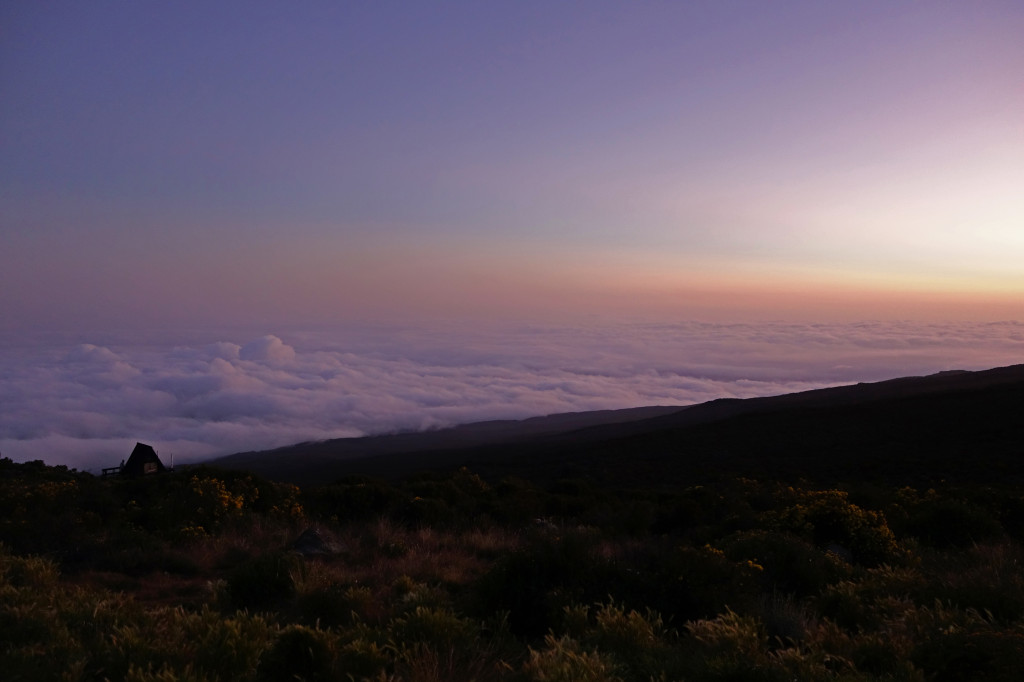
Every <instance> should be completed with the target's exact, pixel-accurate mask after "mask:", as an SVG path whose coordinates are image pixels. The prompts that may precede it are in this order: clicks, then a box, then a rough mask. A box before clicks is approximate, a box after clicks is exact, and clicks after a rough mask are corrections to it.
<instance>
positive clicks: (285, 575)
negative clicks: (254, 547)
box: [226, 552, 300, 609]
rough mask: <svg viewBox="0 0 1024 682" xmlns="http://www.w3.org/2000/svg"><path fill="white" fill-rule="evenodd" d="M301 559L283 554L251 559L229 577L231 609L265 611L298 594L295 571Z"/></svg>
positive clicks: (240, 565) (239, 566) (229, 603)
mask: <svg viewBox="0 0 1024 682" xmlns="http://www.w3.org/2000/svg"><path fill="white" fill-rule="evenodd" d="M299 561H300V560H299V559H298V558H297V557H295V556H293V555H290V554H286V553H283V552H275V553H272V554H264V555H262V556H258V557H255V558H253V559H249V560H248V561H245V562H243V563H241V564H239V565H238V566H236V567H235V568H234V569H232V570H231V572H230V573H229V574H228V577H227V586H226V587H227V598H228V605H229V606H230V607H232V608H236V609H263V608H268V607H271V606H274V605H275V604H278V603H280V602H282V601H284V600H285V599H288V598H289V597H291V596H292V595H293V594H294V593H295V580H294V578H293V577H292V571H294V570H298V567H299Z"/></svg>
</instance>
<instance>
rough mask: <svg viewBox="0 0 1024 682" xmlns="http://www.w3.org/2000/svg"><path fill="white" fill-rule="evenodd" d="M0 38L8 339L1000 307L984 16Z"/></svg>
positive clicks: (1017, 158)
mask: <svg viewBox="0 0 1024 682" xmlns="http://www.w3.org/2000/svg"><path fill="white" fill-rule="evenodd" d="M0 25H2V27H3V28H2V29H0V31H2V33H0V93H2V96H0V145H2V148H3V162H2V163H0V221H2V223H0V225H2V231H3V244H4V248H3V249H0V313H2V315H0V320H2V321H0V324H2V325H3V328H5V329H8V330H19V329H22V330H24V329H33V328H36V327H40V326H44V327H47V328H62V327H67V328H73V329H81V328H83V327H87V326H89V325H94V326H96V327H100V328H102V327H105V326H109V325H112V324H116V325H120V326H132V325H134V324H139V325H145V326H153V325H160V324H167V325H181V324H207V325H208V324H213V323H224V322H231V323H238V324H262V325H266V326H268V328H269V327H273V324H274V323H275V322H276V321H280V322H281V323H287V324H295V323H314V322H322V321H324V320H330V321H333V322H339V323H343V322H345V321H346V320H349V319H354V318H367V317H373V316H385V317H388V316H390V317H393V318H399V319H401V318H403V317H405V316H410V315H423V316H426V317H432V316H453V317H464V316H474V315H487V314H491V315H493V314H496V313H497V314H498V315H499V316H500V315H502V314H505V315H517V316H524V317H529V316H531V315H534V314H536V315H555V316H558V315H567V314H574V313H581V314H584V315H590V316H592V315H603V314H620V313H623V312H624V311H628V310H633V311H634V312H642V313H643V314H644V315H647V316H651V317H654V318H657V317H659V316H669V317H672V318H673V319H684V318H690V317H702V316H712V317H732V318H737V319H746V318H747V317H748V316H750V315H756V316H759V317H762V318H768V319H773V318H786V319H790V318H793V317H794V316H796V317H801V318H807V319H810V318H814V317H816V316H817V315H825V314H827V315H829V316H831V317H836V316H844V315H845V316H846V317H847V318H849V319H857V318H863V317H886V318H901V319H905V318H915V317H928V318H957V319H1017V318H1019V317H1021V301H1022V299H1024V275H1022V272H1024V271H1022V268H1021V265H1020V264H1021V263H1024V192H1022V191H1021V187H1024V84H1022V81H1021V74H1022V73H1024V41H1022V40H1021V39H1020V36H1021V35H1024V5H1021V4H1020V3H1018V2H1010V1H1007V2H998V1H982V2H971V3H955V2H929V3H922V2H898V1H897V2H857V3H852V2H851V3H820V2H778V3H763V2H728V1H726V2H686V3H661V2H651V3H620V2H562V3H548V2H516V3H471V2H447V3H407V2H395V3H392V2H377V3H335V2H307V3H301V4H293V3H280V2H218V3H199V2H176V3H127V4H126V3H121V2H90V3H77V2H54V3H30V2H12V3H5V4H4V7H3V9H0ZM630 302H631V303H630Z"/></svg>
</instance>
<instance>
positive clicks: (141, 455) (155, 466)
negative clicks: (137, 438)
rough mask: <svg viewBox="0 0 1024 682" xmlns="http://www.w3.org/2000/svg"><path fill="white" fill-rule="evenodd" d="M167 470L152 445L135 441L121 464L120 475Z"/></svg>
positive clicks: (146, 473) (137, 474) (140, 474)
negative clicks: (125, 459) (128, 454)
mask: <svg viewBox="0 0 1024 682" xmlns="http://www.w3.org/2000/svg"><path fill="white" fill-rule="evenodd" d="M165 471H167V467H165V466H164V463H163V462H161V461H160V458H159V457H157V455H156V450H154V449H153V446H152V445H146V444H145V443H136V444H135V449H134V450H132V454H131V456H130V457H129V458H128V461H127V462H125V463H124V464H123V465H122V466H121V475H122V476H147V475H149V474H160V473H163V472H165Z"/></svg>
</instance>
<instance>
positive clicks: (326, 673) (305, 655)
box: [259, 625, 338, 682]
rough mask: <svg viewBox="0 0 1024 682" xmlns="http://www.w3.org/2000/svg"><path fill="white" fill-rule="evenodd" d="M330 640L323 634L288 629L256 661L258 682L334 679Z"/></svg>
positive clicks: (301, 628) (333, 652) (334, 654)
mask: <svg viewBox="0 0 1024 682" xmlns="http://www.w3.org/2000/svg"><path fill="white" fill-rule="evenodd" d="M336 659H337V652H336V649H335V642H334V639H333V638H332V637H331V636H330V635H329V634H328V633H326V632H324V631H323V630H317V629H313V628H307V627H304V626H302V625H289V626H288V627H286V628H285V629H284V630H282V631H281V634H280V635H278V637H277V640H276V641H275V642H274V644H273V646H272V647H271V648H270V649H269V650H267V651H266V652H265V653H264V654H263V656H262V657H261V658H260V667H259V679H260V680H267V681H268V682H276V681H277V680H302V681H303V682H328V681H329V680H335V679H337V678H338V670H337V667H336Z"/></svg>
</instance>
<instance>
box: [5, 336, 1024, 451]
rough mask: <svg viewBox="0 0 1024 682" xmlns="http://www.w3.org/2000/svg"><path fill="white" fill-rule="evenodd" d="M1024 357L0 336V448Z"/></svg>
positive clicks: (1013, 352) (410, 417)
mask: <svg viewBox="0 0 1024 682" xmlns="http://www.w3.org/2000/svg"><path fill="white" fill-rule="evenodd" d="M1021 362H1024V324H1021V323H1016V322H999V323H989V324H976V323H957V324H930V325H923V324H911V323H888V322H871V323H859V324H818V325H810V324H787V323H758V324H714V323H698V322H689V323H675V324H593V325H589V326H588V325H574V326H555V325H539V324H532V325H518V326H511V325H509V326H505V327H496V326H490V327H478V326H470V325H454V324H451V325H447V326H434V327H431V328H428V327H395V326H391V327H385V326H378V327H362V328H358V329H351V328H350V329H342V330H331V331H317V332H298V331H294V332H288V333H286V332H283V331H279V332H278V333H277V334H259V333H253V332H249V333H247V334H246V333H240V332H219V333H210V332H175V333H174V334H173V335H169V334H167V333H161V334H146V333H137V332H136V333H132V334H128V333H125V334H120V335H118V334H105V335H103V336H98V335H97V336H95V337H82V336H81V335H78V336H76V337H74V338H72V337H69V336H64V337H54V336H49V337H46V338H42V337H39V338H31V339H29V338H25V337H19V338H13V337H0V454H2V455H3V456H4V457H10V458H12V459H14V460H16V461H27V460H32V459H43V460H45V461H46V462H47V463H49V464H66V465H68V466H73V467H76V468H79V469H89V470H96V469H98V468H100V467H103V466H114V465H116V464H117V463H118V462H119V461H120V460H121V459H123V458H125V457H126V456H127V455H128V454H129V453H130V451H131V448H132V446H133V445H134V443H135V442H136V441H142V442H146V443H150V444H152V445H154V446H155V447H156V448H157V450H158V451H159V452H160V453H161V456H162V457H163V458H164V459H168V458H169V457H170V455H172V454H173V456H174V458H175V462H178V463H180V462H188V461H197V460H202V459H207V458H212V457H215V456H219V455H225V454H230V453H233V452H240V451H246V450H262V449H269V448H273V447H277V446H281V445H287V444H291V443H296V442H301V441H309V440H323V439H328V438H341V437H348V436H360V435H365V434H378V433H388V432H395V431H407V430H419V429H431V428H439V427H443V426H449V425H453V424H458V423H466V422H472V421H480V420H486V419H519V418H525V417H530V416H536V415H544V414H553V413H557V412H572V411H581V410H597V409H608V408H624V407H635V406H640V405H688V404H692V403H698V402H703V401H706V400H712V399H714V398H721V397H738V398H745V397H753V396H763V395H774V394H780V393H789V392H794V391H802V390H807V389H812V388H819V387H823V386H831V385H837V384H845V383H854V382H859V381H878V380H882V379H888V378H893V377H898V376H908V375H922V374H930V373H933V372H938V371H942V370H947V369H985V368H989V367H997V366H1002V365H1009V364H1018V363H1021Z"/></svg>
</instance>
